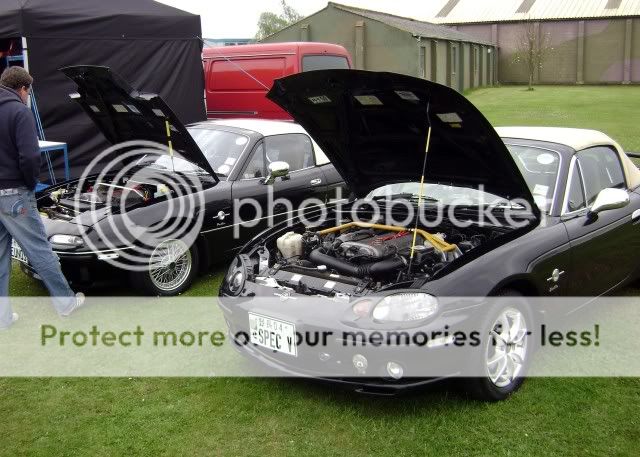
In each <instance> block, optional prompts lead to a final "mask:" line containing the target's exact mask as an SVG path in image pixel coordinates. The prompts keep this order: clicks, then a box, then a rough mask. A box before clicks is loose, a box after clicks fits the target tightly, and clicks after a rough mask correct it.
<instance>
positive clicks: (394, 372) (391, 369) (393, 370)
mask: <svg viewBox="0 0 640 457" xmlns="http://www.w3.org/2000/svg"><path fill="white" fill-rule="evenodd" d="M387 373H389V376H391V377H392V378H393V379H400V378H401V377H402V375H404V368H402V365H400V364H399V363H396V362H389V363H387Z"/></svg>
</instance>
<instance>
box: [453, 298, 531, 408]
mask: <svg viewBox="0 0 640 457" xmlns="http://www.w3.org/2000/svg"><path fill="white" fill-rule="evenodd" d="M498 297H513V300H509V304H508V305H505V303H504V301H502V300H501V301H500V302H499V303H495V304H493V305H492V307H491V308H490V310H489V312H488V313H486V315H485V318H484V319H483V321H482V322H481V325H480V326H479V328H480V329H482V332H483V335H482V336H481V341H482V344H481V346H480V347H478V348H477V349H478V350H477V351H473V357H472V360H470V361H469V363H470V364H471V365H470V366H471V367H472V368H473V369H474V371H473V373H480V372H484V373H486V376H483V377H476V378H466V379H464V389H465V390H466V391H467V393H468V394H469V395H470V396H471V397H472V398H474V399H476V400H480V401H487V402H495V401H501V400H505V399H507V398H509V397H510V396H511V395H512V394H513V393H514V392H516V391H517V390H518V389H519V388H520V387H521V386H522V383H523V382H524V380H525V376H526V373H527V370H528V368H529V365H530V362H531V358H532V356H533V353H534V351H535V347H534V342H533V338H532V337H531V336H530V333H528V332H532V330H533V328H534V327H533V325H534V320H533V316H532V313H531V309H530V307H529V305H528V303H527V301H526V300H525V298H524V297H523V296H522V294H520V293H518V292H516V291H513V290H505V291H503V292H502V293H500V294H499V295H498ZM505 335H506V336H505Z"/></svg>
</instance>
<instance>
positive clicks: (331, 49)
mask: <svg viewBox="0 0 640 457" xmlns="http://www.w3.org/2000/svg"><path fill="white" fill-rule="evenodd" d="M203 63H204V74H205V90H206V97H207V117H208V118H210V119H219V118H231V117H256V118H261V119H291V117H290V116H289V115H288V114H287V113H286V112H284V111H283V110H282V109H281V108H280V107H278V106H277V105H275V104H274V103H272V102H271V101H269V100H267V98H266V97H265V94H266V93H267V92H268V90H269V89H271V86H272V85H273V81H274V80H275V79H278V78H282V77H283V76H288V75H291V74H294V73H300V72H303V71H310V70H325V69H334V68H351V56H349V53H348V52H347V50H346V49H345V48H343V47H342V46H338V45H336V44H327V43H308V42H304V43H272V44H247V45H240V46H224V47H216V48H207V49H204V51H203Z"/></svg>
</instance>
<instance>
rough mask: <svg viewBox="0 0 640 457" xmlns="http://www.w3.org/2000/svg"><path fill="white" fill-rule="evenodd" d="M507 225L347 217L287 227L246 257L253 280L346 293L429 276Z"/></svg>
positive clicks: (308, 292)
mask: <svg viewBox="0 0 640 457" xmlns="http://www.w3.org/2000/svg"><path fill="white" fill-rule="evenodd" d="M511 230H512V229H511V228H505V227H467V228H464V229H458V228H454V227H452V226H451V227H450V226H448V225H446V224H443V226H441V227H437V229H436V230H432V231H427V230H423V229H420V228H417V229H414V228H408V227H400V226H390V225H384V224H375V223H366V222H348V223H346V224H340V225H336V226H334V227H328V228H324V229H322V230H303V231H290V232H287V233H285V234H284V235H281V236H279V237H278V238H277V239H276V240H275V246H270V245H269V243H267V244H265V245H264V246H262V247H260V248H259V249H258V250H257V251H254V252H253V254H250V255H249V256H250V257H251V256H256V257H258V258H257V259H256V260H258V262H255V263H254V262H251V264H253V265H254V266H255V267H254V270H253V273H254V274H253V276H254V280H255V282H256V283H257V284H260V285H263V286H268V287H273V288H278V289H287V290H292V291H295V292H297V293H301V294H305V295H321V296H329V297H336V296H337V297H350V296H352V295H360V294H364V293H368V292H376V291H380V290H385V289H389V288H393V287H405V286H410V285H411V284H413V283H414V282H415V281H428V280H430V279H432V278H435V277H436V276H437V275H438V273H439V272H441V271H442V270H443V269H444V268H446V267H447V266H449V265H450V264H452V263H453V262H456V261H457V260H458V259H460V258H463V257H465V256H466V255H468V254H469V253H471V252H472V251H474V250H477V249H479V248H480V247H482V246H483V245H485V244H487V243H488V242H490V241H492V240H495V239H497V238H499V237H501V236H502V235H504V234H505V233H508V232H509V231H511ZM271 244H274V243H271ZM247 260H249V259H247Z"/></svg>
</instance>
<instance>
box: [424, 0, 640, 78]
mask: <svg viewBox="0 0 640 457" xmlns="http://www.w3.org/2000/svg"><path fill="white" fill-rule="evenodd" d="M425 3H426V5H421V8H420V16H421V17H426V18H430V19H429V20H432V21H433V22H437V23H440V24H446V25H450V26H453V27H455V28H456V29H457V30H459V31H461V32H465V33H468V34H470V35H473V36H474V37H476V38H478V39H481V40H485V41H489V42H491V43H493V44H495V45H497V46H498V47H499V59H497V60H498V62H497V64H498V66H497V69H496V70H497V73H498V79H499V81H500V82H503V83H523V82H526V81H527V79H528V74H527V71H526V68H525V66H524V64H522V63H520V64H518V63H516V62H515V59H514V55H515V54H516V52H517V50H518V49H517V48H518V42H519V41H520V40H519V37H521V36H522V34H523V33H525V32H524V29H525V27H526V25H525V24H526V23H527V21H533V22H534V27H535V30H536V33H538V35H539V37H540V38H539V42H540V43H543V42H548V46H547V48H548V52H547V58H546V62H545V63H544V64H543V66H542V69H540V70H539V71H538V74H537V75H536V80H537V82H539V83H562V84H575V83H577V84H584V83H587V84H616V83H617V84H620V83H623V84H630V83H638V82H640V0H482V1H478V0H432V1H430V2H425ZM425 8H426V9H425Z"/></svg>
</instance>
